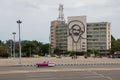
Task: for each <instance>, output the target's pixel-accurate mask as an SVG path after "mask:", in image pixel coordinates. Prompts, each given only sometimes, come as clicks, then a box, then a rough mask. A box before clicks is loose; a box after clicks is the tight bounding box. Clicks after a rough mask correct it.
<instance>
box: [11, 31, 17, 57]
mask: <svg viewBox="0 0 120 80" xmlns="http://www.w3.org/2000/svg"><path fill="white" fill-rule="evenodd" d="M12 34H13V40H14V47H13V54H14V58H15V34H16V33H15V32H13V33H12Z"/></svg>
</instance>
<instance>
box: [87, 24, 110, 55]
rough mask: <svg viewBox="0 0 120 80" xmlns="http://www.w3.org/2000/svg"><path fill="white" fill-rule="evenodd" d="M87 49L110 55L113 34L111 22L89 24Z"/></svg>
mask: <svg viewBox="0 0 120 80" xmlns="http://www.w3.org/2000/svg"><path fill="white" fill-rule="evenodd" d="M87 49H88V50H93V49H94V50H98V51H99V52H100V53H109V50H110V49H111V32H110V23H109V22H95V23H87Z"/></svg>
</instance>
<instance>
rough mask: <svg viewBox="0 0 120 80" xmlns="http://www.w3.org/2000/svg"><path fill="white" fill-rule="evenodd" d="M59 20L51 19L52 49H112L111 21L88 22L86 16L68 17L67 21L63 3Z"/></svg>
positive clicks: (106, 50)
mask: <svg viewBox="0 0 120 80" xmlns="http://www.w3.org/2000/svg"><path fill="white" fill-rule="evenodd" d="M58 10H59V16H58V18H57V20H54V21H51V27H50V47H51V48H50V50H51V53H54V51H55V50H56V49H57V50H59V51H60V53H65V52H66V51H76V52H87V51H88V50H97V51H99V53H101V54H102V53H103V54H105V53H109V51H110V49H111V31H110V23H109V22H94V23H93V22H91V23H87V22H86V21H87V20H86V16H71V17H68V22H67V23H66V22H65V19H64V14H63V5H61V4H60V5H59V9H58Z"/></svg>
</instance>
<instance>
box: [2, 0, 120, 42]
mask: <svg viewBox="0 0 120 80" xmlns="http://www.w3.org/2000/svg"><path fill="white" fill-rule="evenodd" d="M60 3H61V4H63V5H64V15H65V19H66V21H67V17H68V16H82V15H85V16H87V22H111V32H112V35H113V36H114V37H115V38H120V36H119V35H120V25H119V23H120V15H119V14H120V0H0V40H3V41H5V40H8V39H13V35H12V32H16V33H17V34H16V40H18V24H17V23H16V21H17V20H18V19H20V20H22V24H21V39H22V40H37V41H40V42H45V43H47V42H49V33H50V21H52V20H56V19H57V17H58V7H59V4H60Z"/></svg>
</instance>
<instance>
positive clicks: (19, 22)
mask: <svg viewBox="0 0 120 80" xmlns="http://www.w3.org/2000/svg"><path fill="white" fill-rule="evenodd" d="M17 23H18V28H19V62H20V64H21V36H20V24H21V23H22V21H20V20H18V21H17Z"/></svg>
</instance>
